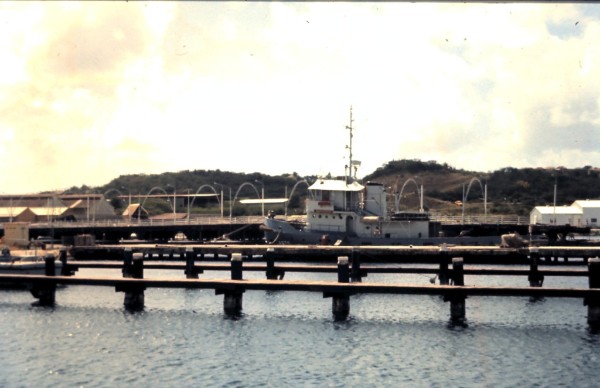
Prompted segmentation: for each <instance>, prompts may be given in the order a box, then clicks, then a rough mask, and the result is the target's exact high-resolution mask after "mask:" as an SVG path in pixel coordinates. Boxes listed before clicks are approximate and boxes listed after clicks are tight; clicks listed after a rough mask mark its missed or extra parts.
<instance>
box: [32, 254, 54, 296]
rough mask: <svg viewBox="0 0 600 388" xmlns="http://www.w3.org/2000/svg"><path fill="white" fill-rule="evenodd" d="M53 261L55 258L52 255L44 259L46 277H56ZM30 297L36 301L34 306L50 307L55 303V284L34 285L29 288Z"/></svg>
mask: <svg viewBox="0 0 600 388" xmlns="http://www.w3.org/2000/svg"><path fill="white" fill-rule="evenodd" d="M55 260H56V257H55V256H54V255H53V254H48V255H46V256H45V257H44V272H45V275H46V276H55V275H56V265H55V263H54V261H55ZM31 295H33V296H34V298H37V300H38V301H37V302H35V305H37V306H47V307H52V306H54V303H55V301H56V284H55V283H36V284H34V285H33V286H32V287H31Z"/></svg>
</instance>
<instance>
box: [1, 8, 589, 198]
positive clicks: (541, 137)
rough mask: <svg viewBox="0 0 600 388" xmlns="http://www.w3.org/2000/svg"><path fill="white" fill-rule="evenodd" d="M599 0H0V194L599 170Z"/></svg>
mask: <svg viewBox="0 0 600 388" xmlns="http://www.w3.org/2000/svg"><path fill="white" fill-rule="evenodd" d="M598 36H600V4H582V3H530V4H519V3H516V4H513V3H504V4H494V3H470V4H463V3H406V2H399V3H389V2H384V3H365V2H357V3H355V2H349V3H339V2H334V3H327V2H300V3H287V2H250V3H244V2H239V3H238V2H193V1H191V2H176V1H169V2H154V1H152V2H142V1H131V2H117V1H112V2H98V3H95V2H89V1H81V2H71V1H69V2H41V1H40V2H38V1H29V2H16V1H15V2H12V1H4V2H1V3H0V58H2V67H1V69H2V70H1V71H0V138H1V142H0V165H2V166H3V169H2V183H1V186H0V193H5V194H18V193H35V192H40V191H50V190H64V189H67V188H70V187H72V186H78V187H79V186H82V185H87V186H92V187H96V186H101V185H104V184H106V183H108V182H110V181H111V180H112V179H114V178H117V177H118V176H120V175H127V174H155V173H163V172H176V171H183V170H217V169H219V170H221V171H232V172H243V173H253V172H260V173H264V174H269V175H280V174H287V173H294V172H295V173H298V174H300V175H326V174H328V173H331V174H333V175H343V174H344V166H345V165H346V164H347V163H348V158H349V155H348V150H347V149H346V146H347V145H349V143H350V136H349V133H348V130H347V126H348V125H349V121H350V108H351V107H352V112H353V113H352V114H353V119H354V121H353V127H354V132H353V138H352V145H353V156H354V159H356V160H359V161H361V162H362V165H361V168H360V169H359V171H358V176H359V177H360V176H364V175H367V174H369V173H371V172H373V171H374V170H375V169H377V168H378V167H380V166H382V165H385V164H386V163H387V162H390V161H392V160H401V159H419V160H423V161H437V162H438V163H447V164H449V165H451V166H453V167H456V168H461V169H466V170H471V171H480V172H487V171H494V170H497V169H500V168H503V167H553V166H564V167H567V168H575V167H583V166H587V165H590V166H595V167H598V166H600V46H599V41H598Z"/></svg>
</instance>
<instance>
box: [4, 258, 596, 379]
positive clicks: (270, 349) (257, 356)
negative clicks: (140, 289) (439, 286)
mask: <svg viewBox="0 0 600 388" xmlns="http://www.w3.org/2000/svg"><path fill="white" fill-rule="evenodd" d="M94 271H96V270H82V271H81V272H80V274H79V275H85V276H91V274H94V275H95V276H98V272H97V271H96V272H94ZM101 273H103V274H110V275H114V276H119V275H120V274H119V272H118V271H110V270H107V271H102V272H101ZM146 276H147V277H150V276H172V277H180V278H181V277H183V275H182V273H180V272H167V271H160V272H159V271H157V272H154V273H153V272H151V271H147V272H146ZM201 276H204V277H211V278H218V277H222V276H223V274H218V273H214V272H213V273H210V272H209V273H206V274H204V275H201ZM245 276H247V277H263V276H264V274H259V273H247V274H245ZM334 277H335V274H286V278H298V279H299V278H311V279H333V278H334ZM398 277H401V280H402V281H403V282H407V283H421V284H428V283H429V276H420V275H393V276H390V275H369V276H368V277H367V278H365V279H364V280H365V281H385V282H394V281H398ZM465 280H466V283H467V284H505V283H512V284H513V285H527V279H526V278H512V279H511V278H506V277H493V278H490V279H489V280H487V281H485V283H484V281H483V280H482V278H476V277H470V276H467V277H466V279H465ZM545 286H553V287H554V286H557V287H561V286H567V287H568V286H572V287H586V286H587V283H586V279H574V278H566V279H565V278H562V279H559V278H548V279H547V280H546V282H545ZM0 295H1V296H0V348H1V349H2V352H1V353H0V354H1V355H0V386H2V387H28V386H43V387H50V386H52V387H55V386H68V387H71V386H87V387H89V386H93V387H106V386H133V387H146V386H177V387H181V386H184V387H185V386H199V385H200V386H207V387H224V386H227V387H238V386H239V387H258V386H260V387H263V386H267V387H282V386H302V387H313V386H319V387H321V386H323V387H341V386H374V387H391V386H394V387H397V386H406V387H415V386H416V387H448V386H451V387H460V386H462V387H470V386H476V387H514V386H531V387H546V386H552V387H554V386H577V387H588V386H589V387H592V386H597V379H598V377H600V372H598V365H600V351H599V349H598V348H599V346H600V343H599V342H600V335H597V334H593V333H591V332H590V331H589V330H588V328H587V323H586V313H587V309H586V307H584V306H583V303H582V301H581V300H579V299H549V298H548V299H544V300H541V301H531V300H529V298H508V297H470V298H468V299H467V319H468V327H466V328H464V327H453V326H451V325H449V323H448V321H449V305H448V304H447V303H444V302H443V300H441V299H440V297H438V296H419V295H355V296H352V297H351V299H350V307H351V317H350V318H349V319H348V320H347V321H345V322H335V321H333V319H332V316H331V300H330V299H324V298H323V297H322V295H321V294H318V293H305V292H261V291H248V292H246V293H245V294H244V300H243V303H244V314H243V316H242V317H241V318H240V319H237V320H235V319H229V318H226V317H224V315H223V312H222V309H223V296H222V295H215V294H214V291H211V290H171V289H148V290H146V308H145V310H144V311H143V312H141V313H127V312H125V311H124V310H123V305H122V304H123V294H122V293H116V292H115V291H114V289H112V288H108V287H86V286H71V287H66V288H62V289H59V290H58V291H57V294H56V300H57V305H56V307H54V308H43V307H33V306H31V302H32V301H33V298H32V297H31V295H30V294H29V293H28V292H24V291H0Z"/></svg>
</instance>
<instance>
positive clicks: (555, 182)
mask: <svg viewBox="0 0 600 388" xmlns="http://www.w3.org/2000/svg"><path fill="white" fill-rule="evenodd" d="M556 171H558V170H556ZM557 186H558V175H557V173H556V172H555V173H554V210H553V216H552V218H553V219H554V220H553V224H554V225H556V187H557Z"/></svg>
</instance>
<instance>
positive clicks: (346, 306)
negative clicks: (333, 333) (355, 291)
mask: <svg viewBox="0 0 600 388" xmlns="http://www.w3.org/2000/svg"><path fill="white" fill-rule="evenodd" d="M338 282H339V283H349V282H350V268H349V263H348V256H340V257H338ZM331 298H332V302H331V308H332V312H333V317H334V319H335V320H336V321H343V320H345V319H346V318H348V315H349V314H350V295H348V294H347V293H334V294H332V295H331Z"/></svg>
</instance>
